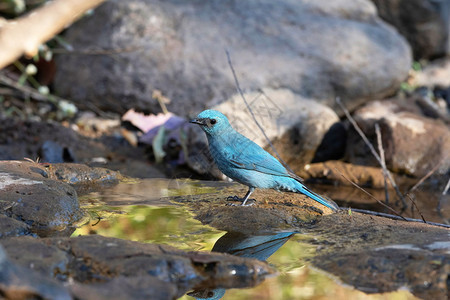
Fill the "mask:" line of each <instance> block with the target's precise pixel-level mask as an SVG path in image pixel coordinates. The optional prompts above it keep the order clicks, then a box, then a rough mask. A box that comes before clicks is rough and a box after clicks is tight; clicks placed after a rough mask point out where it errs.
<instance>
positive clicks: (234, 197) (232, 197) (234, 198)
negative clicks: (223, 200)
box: [227, 196, 244, 202]
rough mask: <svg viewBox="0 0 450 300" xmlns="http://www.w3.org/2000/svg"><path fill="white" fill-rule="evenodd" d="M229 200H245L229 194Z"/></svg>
mask: <svg viewBox="0 0 450 300" xmlns="http://www.w3.org/2000/svg"><path fill="white" fill-rule="evenodd" d="M227 201H241V202H242V201H244V198H239V197H238V196H228V197H227Z"/></svg>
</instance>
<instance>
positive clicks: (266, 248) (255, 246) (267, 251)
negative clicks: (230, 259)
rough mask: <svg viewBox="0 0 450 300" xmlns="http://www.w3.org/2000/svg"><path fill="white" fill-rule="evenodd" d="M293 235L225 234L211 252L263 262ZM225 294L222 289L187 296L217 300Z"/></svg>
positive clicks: (204, 299)
mask: <svg viewBox="0 0 450 300" xmlns="http://www.w3.org/2000/svg"><path fill="white" fill-rule="evenodd" d="M294 234H295V233H294V232H279V233H275V234H268V235H255V236H251V235H245V234H242V233H237V232H227V233H226V234H225V235H223V236H222V237H221V238H220V239H218V240H217V242H216V244H215V245H214V247H213V249H212V251H213V252H222V253H229V254H233V255H236V256H241V257H249V258H256V259H259V260H261V261H265V260H266V259H267V258H269V256H271V255H272V254H274V253H275V251H277V250H278V249H279V248H280V247H281V246H283V245H284V243H286V242H287V241H288V240H289V239H290V238H291V237H292V236H293V235H294ZM225 292H226V290H225V289H222V288H218V289H203V290H195V291H193V292H191V293H188V295H189V296H192V297H195V298H196V299H199V300H218V299H221V298H222V297H223V296H224V295H225Z"/></svg>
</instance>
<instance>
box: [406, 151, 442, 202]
mask: <svg viewBox="0 0 450 300" xmlns="http://www.w3.org/2000/svg"><path fill="white" fill-rule="evenodd" d="M446 159H447V157H446V156H445V157H444V158H442V159H441V160H440V161H439V162H438V163H437V164H436V165H435V166H434V167H433V169H431V170H430V171H429V172H428V173H427V174H426V175H425V176H423V177H422V178H421V179H420V180H419V181H418V182H417V183H416V184H415V185H414V186H413V187H412V188H410V189H409V191H407V192H406V193H405V194H408V193H412V192H414V191H415V190H416V189H417V188H418V187H419V186H420V185H421V184H422V183H423V182H424V181H425V180H427V179H428V178H429V177H430V176H431V175H433V174H434V173H435V172H436V171H437V170H438V169H439V167H440V166H441V164H442V162H443V161H445V160H446Z"/></svg>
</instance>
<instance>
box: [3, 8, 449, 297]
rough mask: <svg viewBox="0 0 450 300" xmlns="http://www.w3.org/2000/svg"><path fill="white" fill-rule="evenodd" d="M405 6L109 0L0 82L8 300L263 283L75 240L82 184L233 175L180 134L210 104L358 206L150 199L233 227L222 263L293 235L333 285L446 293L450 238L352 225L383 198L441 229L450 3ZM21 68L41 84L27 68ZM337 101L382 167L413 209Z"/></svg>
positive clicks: (142, 249)
mask: <svg viewBox="0 0 450 300" xmlns="http://www.w3.org/2000/svg"><path fill="white" fill-rule="evenodd" d="M400 2H401V1H384V0H373V1H369V0H339V1H333V3H332V4H331V3H330V1H326V0H320V1H297V2H292V1H278V2H277V4H274V3H273V1H247V2H240V1H235V2H224V1H215V2H211V1H196V2H186V3H184V2H183V3H181V2H180V1H165V2H161V1H154V0H133V1H126V2H125V1H119V0H110V1H107V2H105V3H104V4H103V5H101V6H99V7H98V8H97V9H96V10H95V12H94V13H93V14H91V15H87V16H85V17H84V18H82V19H81V20H80V21H79V22H78V23H76V24H74V25H73V26H71V27H70V28H68V29H67V30H66V31H65V32H64V33H63V40H64V43H65V44H64V45H65V46H66V48H65V50H64V49H58V48H55V49H54V51H55V53H54V55H53V54H52V55H53V56H50V58H49V59H48V60H47V58H45V59H44V58H43V57H41V58H40V59H39V60H38V61H35V60H27V59H22V60H20V61H17V62H16V63H15V64H14V65H11V66H9V67H7V68H5V69H2V70H0V199H1V200H0V245H1V246H0V266H1V268H0V297H1V296H4V297H5V298H7V299H29V298H44V299H72V298H75V299H129V298H148V297H149V295H152V299H173V298H176V297H178V296H180V295H183V294H184V293H186V292H187V291H189V290H195V291H194V292H193V294H192V295H197V296H198V297H203V298H205V297H206V296H211V295H223V293H224V288H229V287H248V286H253V285H256V284H258V283H259V282H261V281H262V280H264V278H266V277H267V276H270V275H272V274H273V273H274V272H275V270H273V268H271V267H270V266H268V265H267V264H265V263H264V262H262V261H258V260H255V259H251V257H252V256H245V255H244V258H239V257H233V256H230V255H225V254H223V255H221V254H217V253H215V254H212V253H204V252H184V251H181V250H177V249H174V248H171V247H166V246H161V245H154V244H142V243H137V242H131V241H125V240H120V239H111V238H106V237H102V236H95V235H94V236H88V237H76V238H69V236H70V235H71V234H72V232H73V230H74V228H75V227H76V226H77V225H79V224H81V223H83V222H85V221H86V218H87V216H86V213H85V211H84V210H82V209H81V208H80V203H79V196H81V195H83V194H85V193H87V192H90V191H92V190H101V189H105V188H107V189H109V190H108V191H109V192H114V188H113V186H114V185H115V184H117V182H119V181H121V180H128V179H126V178H128V177H129V178H160V179H161V180H165V179H166V178H171V179H174V178H175V179H176V178H197V179H208V180H217V179H225V178H224V177H223V175H222V174H221V173H220V172H219V171H218V169H217V167H216V166H215V165H214V164H213V163H212V159H211V155H210V153H209V151H208V147H207V143H206V138H205V135H204V133H203V132H202V131H201V130H200V128H198V127H197V126H195V125H192V124H188V123H187V121H188V120H189V119H190V118H192V117H194V116H195V115H196V114H197V113H199V112H200V111H201V110H202V109H205V108H213V109H217V110H220V111H221V112H223V113H224V114H225V115H227V116H228V117H229V119H230V122H231V124H232V126H233V127H235V128H236V129H237V130H238V131H240V132H241V133H243V134H245V135H246V136H248V137H249V138H251V139H252V140H254V141H255V142H256V143H258V144H259V145H261V146H262V147H264V148H265V149H267V151H269V152H271V153H272V154H275V152H274V150H273V148H271V146H270V145H269V143H268V141H267V139H266V138H265V137H264V134H265V135H267V138H268V139H270V141H271V143H272V144H273V146H274V148H275V149H277V152H279V154H280V156H281V157H282V158H283V159H284V160H285V161H286V163H287V164H288V165H289V166H290V167H291V168H292V169H293V170H294V171H295V173H297V174H298V175H300V176H301V177H303V178H304V179H305V180H306V181H307V183H311V182H314V183H321V184H322V185H323V186H324V188H323V191H329V192H330V194H331V195H333V197H332V198H333V199H334V200H336V202H337V203H338V204H339V205H340V206H342V207H352V208H354V210H353V211H352V210H341V211H339V212H337V213H332V212H331V211H329V210H327V209H324V208H323V207H319V206H317V205H316V204H315V203H313V202H311V200H310V199H308V198H306V197H298V196H297V197H292V195H289V194H282V195H281V194H279V193H276V192H273V191H256V192H255V194H254V196H255V198H257V199H258V201H257V202H256V203H255V205H253V206H251V207H236V206H230V205H227V204H229V203H230V202H227V201H225V197H224V195H229V194H239V195H241V194H244V193H245V188H242V186H236V185H229V184H227V183H223V186H220V188H216V187H215V188H214V192H208V193H206V194H202V195H195V193H194V195H189V196H187V195H185V194H183V196H177V197H172V198H167V197H162V196H161V195H160V193H159V191H155V190H146V191H145V196H148V197H157V198H159V201H161V202H164V203H172V204H173V203H176V204H177V205H183V206H184V207H186V208H188V209H189V210H191V211H192V212H193V213H194V214H195V216H196V218H197V219H198V220H200V221H201V222H202V223H203V224H205V225H209V226H213V227H215V228H218V229H220V230H224V231H229V232H230V233H229V234H228V235H227V236H226V238H224V239H222V241H221V242H218V244H217V248H216V250H217V249H219V250H218V251H219V252H227V251H228V250H229V251H228V252H233V253H236V252H239V251H240V250H241V249H240V247H244V248H245V246H248V243H249V240H250V241H252V242H255V241H260V242H261V244H264V245H265V243H271V242H272V241H270V240H268V238H267V236H268V235H269V233H273V232H274V231H277V234H274V235H273V236H274V241H280V243H279V244H280V245H281V244H282V243H283V241H285V240H286V239H288V238H289V236H290V235H292V234H295V233H297V232H301V233H302V234H305V235H306V236H309V237H311V238H310V239H309V241H308V243H310V244H311V245H314V246H315V247H316V248H315V249H316V252H315V254H314V255H313V256H312V257H310V258H309V263H310V264H311V265H313V266H314V267H316V268H318V269H321V270H324V271H326V272H328V273H330V274H333V275H335V276H336V277H338V278H339V279H340V280H341V281H342V282H343V283H344V284H348V285H351V286H354V287H355V288H357V289H360V290H362V291H364V292H367V293H371V292H386V291H392V290H397V289H399V288H402V287H405V286H406V287H408V288H409V289H410V290H411V292H412V293H413V294H414V295H416V296H417V297H422V298H433V299H440V298H442V299H445V298H446V297H448V294H449V281H448V274H449V273H450V270H449V266H450V262H449V251H448V249H449V244H448V234H449V229H448V227H447V226H445V225H442V226H433V225H431V224H422V223H418V222H407V221H405V220H402V219H401V218H400V219H398V218H393V217H392V216H390V217H388V218H385V217H379V216H375V215H366V214H361V213H358V212H356V210H357V209H358V208H359V209H368V210H371V211H382V212H387V211H388V210H386V209H385V208H383V207H382V206H381V205H380V204H379V202H377V200H386V203H389V205H390V206H392V207H393V208H394V209H395V210H397V211H398V212H401V213H402V215H403V216H409V217H414V218H421V217H424V218H425V219H426V220H432V221H435V222H437V223H447V224H448V223H449V222H450V208H449V207H450V198H449V194H448V183H449V175H450V171H449V170H450V157H449V153H450V127H449V124H450V114H449V111H450V110H449V107H450V80H449V78H450V75H449V74H450V59H449V58H448V57H446V55H448V54H449V53H450V50H449V49H450V47H449V45H448V38H447V37H448V36H449V29H448V24H446V23H445V22H446V20H447V19H448V16H447V17H445V16H444V15H443V12H448V6H449V5H450V4H448V3H447V2H446V1H442V2H439V3H438V1H437V2H436V1H428V0H417V1H410V2H408V3H406V2H405V3H404V1H403V2H401V3H400ZM400 4H401V5H400ZM446 5H447V6H446ZM399 8H401V9H399ZM1 9H2V8H1V7H0V16H1V15H2V14H3V11H2V10H1ZM417 12H420V13H417ZM9 13H11V12H8V14H9ZM447 22H448V20H447ZM205 24H206V25H207V26H205ZM86 32H89V34H86ZM57 44H58V43H57ZM58 45H59V44H58ZM57 47H59V46H57ZM49 49H50V48H49ZM49 49H47V50H46V51H51V50H49ZM52 49H53V48H52ZM99 49H101V50H99ZM225 50H227V51H228V53H229V55H230V59H231V61H232V66H233V67H234V69H235V71H236V75H237V79H238V81H239V84H240V86H241V87H242V89H243V93H242V95H241V94H240V93H239V92H236V87H237V86H236V82H235V78H233V73H232V70H231V67H230V65H229V63H228V57H227V54H226V53H225ZM28 65H33V66H34V67H35V68H36V72H37V73H36V72H35V73H34V77H33V76H32V75H30V74H27V73H26V72H25V71H24V70H22V68H21V67H18V66H23V67H25V66H28ZM411 66H412V67H411ZM33 80H34V81H33ZM27 82H28V84H27ZM30 83H33V84H30ZM36 83H37V85H39V86H40V88H47V90H48V87H50V90H51V92H52V93H55V94H58V95H59V96H61V97H65V98H67V99H70V101H67V100H64V99H61V98H55V97H54V96H48V95H46V94H42V93H41V92H42V91H41V92H39V91H38V90H37V89H34V88H32V87H31V85H33V86H35V84H36ZM47 86H48V87H47ZM35 87H36V86H35ZM41 90H42V89H41ZM44 90H45V89H44ZM243 98H245V100H247V102H248V103H247V104H245V103H244V99H243ZM336 99H341V101H342V103H343V105H344V106H345V107H346V108H347V109H348V110H349V111H350V114H351V118H352V119H354V122H355V124H357V126H358V127H359V128H360V129H361V131H362V132H363V133H364V135H365V136H366V137H367V141H368V142H370V143H371V144H372V145H373V147H374V149H375V151H376V152H377V153H378V155H380V156H381V155H382V156H383V157H384V161H385V164H386V167H387V169H389V170H390V172H391V173H392V176H393V178H394V179H395V181H396V182H397V184H398V185H399V187H400V192H401V193H402V194H403V197H404V198H405V204H406V206H407V208H406V210H405V205H403V203H402V202H401V201H400V197H399V196H398V193H396V192H395V191H394V188H393V187H392V185H391V184H389V183H388V184H387V183H386V182H387V180H386V176H385V175H384V173H383V170H382V169H381V166H380V163H379V162H378V161H377V159H376V158H375V156H374V155H373V153H372V151H371V149H370V148H369V147H368V145H367V141H363V139H362V138H361V136H360V133H358V132H357V130H356V127H355V126H354V124H352V122H351V119H349V118H348V116H346V112H345V111H344V110H343V109H342V107H341V106H340V105H339V103H338V102H337V101H336ZM129 109H131V110H130V111H129ZM134 109H136V110H137V111H138V112H135V111H134ZM139 112H145V113H146V114H147V115H143V114H140V113H139ZM161 112H162V113H161ZM257 123H259V126H258V124H257ZM376 126H378V127H379V136H378V135H377V132H376ZM260 127H262V128H263V129H264V134H263V132H262V131H261V129H260ZM175 182H177V181H175ZM186 182H189V180H187V181H186ZM355 185H358V186H360V187H363V188H364V189H366V190H367V191H370V193H371V195H372V196H369V195H367V194H364V192H361V190H360V189H358V188H357V187H355ZM446 186H447V190H446ZM385 188H386V190H385ZM386 195H388V196H389V198H390V199H389V201H387V198H386V197H387V196H386ZM375 198H376V199H375ZM410 199H411V200H410ZM412 201H415V204H412ZM389 213H392V211H389ZM372 214H375V213H374V212H372ZM280 230H281V231H282V232H283V234H286V235H282V236H280V235H278V234H279V233H278V231H280ZM287 233H289V234H287ZM255 236H257V237H258V238H254V237H255ZM274 243H276V242H274ZM227 245H228V246H227ZM230 245H231V246H230ZM253 246H254V247H257V246H258V245H253ZM253 246H252V247H253ZM222 250H223V251H222ZM225 250H227V251H225ZM256 258H259V259H260V260H265V258H267V257H266V255H262V256H261V257H256ZM233 272H236V274H237V275H236V276H230V273H233ZM210 293H212V294H210ZM205 295H206V296H205Z"/></svg>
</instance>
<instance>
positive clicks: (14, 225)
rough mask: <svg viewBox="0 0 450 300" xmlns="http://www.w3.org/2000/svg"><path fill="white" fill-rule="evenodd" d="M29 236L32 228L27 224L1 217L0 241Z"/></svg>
mask: <svg viewBox="0 0 450 300" xmlns="http://www.w3.org/2000/svg"><path fill="white" fill-rule="evenodd" d="M27 234H30V226H28V225H27V224H26V223H25V222H21V221H19V220H16V219H13V218H10V217H8V216H5V215H0V239H1V238H4V237H10V236H21V235H27Z"/></svg>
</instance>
